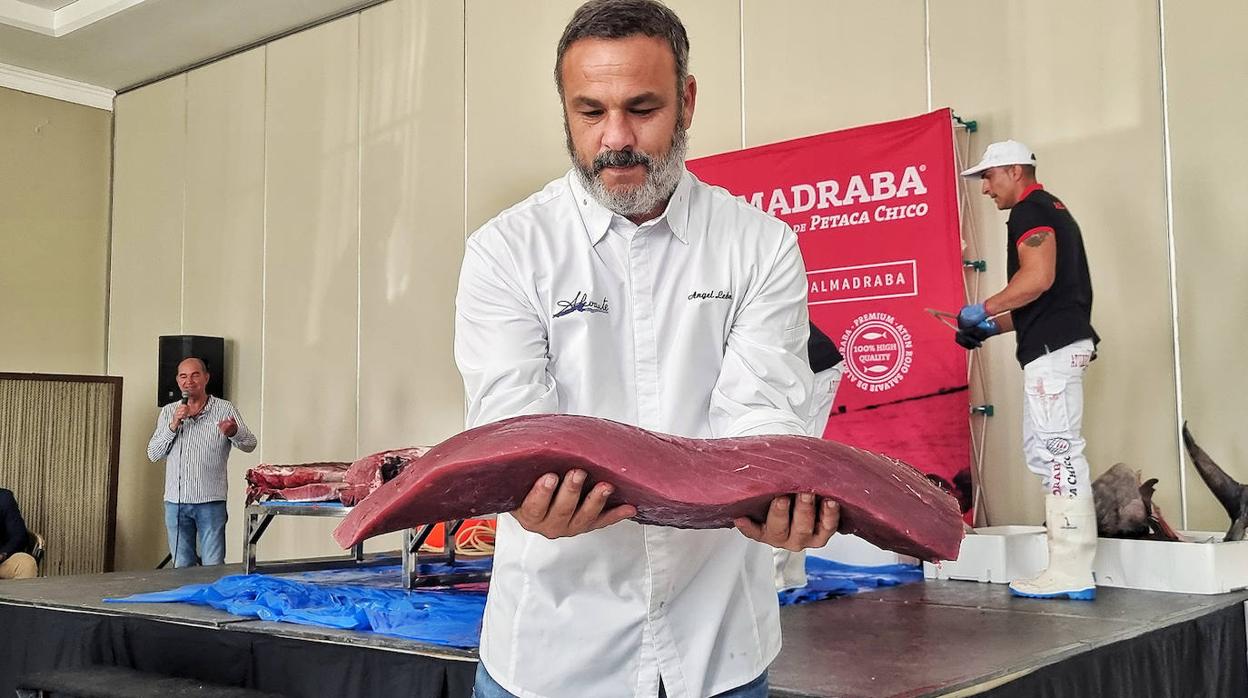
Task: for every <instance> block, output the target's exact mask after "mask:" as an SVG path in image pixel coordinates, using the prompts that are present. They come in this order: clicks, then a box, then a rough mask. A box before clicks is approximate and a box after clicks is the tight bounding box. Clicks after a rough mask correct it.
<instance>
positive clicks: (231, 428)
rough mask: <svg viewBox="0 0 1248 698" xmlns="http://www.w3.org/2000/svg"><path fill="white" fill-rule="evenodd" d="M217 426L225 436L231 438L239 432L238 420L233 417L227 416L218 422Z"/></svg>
mask: <svg viewBox="0 0 1248 698" xmlns="http://www.w3.org/2000/svg"><path fill="white" fill-rule="evenodd" d="M217 428H218V429H220V430H221V433H222V434H223V435H224V436H225V438H227V439H230V438H233V437H234V435H235V434H237V433H238V422H236V421H235V420H234V418H233V417H226V418H225V419H223V420H221V421H219V422H217Z"/></svg>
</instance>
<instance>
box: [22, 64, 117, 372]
mask: <svg viewBox="0 0 1248 698" xmlns="http://www.w3.org/2000/svg"><path fill="white" fill-rule="evenodd" d="M111 127H112V114H111V113H110V112H106V111H103V110H100V109H92V108H91V107H84V106H82V105H78V104H71V103H69V102H62V101H60V100H55V99H49V98H47V97H40V96H37V95H32V94H28V93H25V92H18V91H16V90H9V89H5V88H0V153H4V155H3V157H0V211H3V214H2V215H0V249H2V250H4V253H3V254H2V255H0V299H3V301H0V337H4V341H3V342H0V370H4V371H19V372H37V373H101V372H103V370H104V358H105V357H104V353H105V349H104V345H105V330H104V318H105V311H106V308H105V304H106V301H105V298H106V293H107V278H106V277H107V274H108V269H107V267H108V261H107V260H108V196H109V176H110V174H109V167H110V163H109V158H110V156H111V152H112V130H111Z"/></svg>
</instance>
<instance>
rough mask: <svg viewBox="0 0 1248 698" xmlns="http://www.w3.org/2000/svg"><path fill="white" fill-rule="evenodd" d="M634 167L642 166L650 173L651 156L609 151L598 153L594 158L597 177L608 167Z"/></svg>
mask: <svg viewBox="0 0 1248 698" xmlns="http://www.w3.org/2000/svg"><path fill="white" fill-rule="evenodd" d="M634 165H641V166H642V167H645V168H646V171H647V172H649V171H650V156H649V155H646V154H645V153H642V152H640V151H636V150H608V151H605V152H602V153H598V156H597V157H595V158H594V162H593V172H594V176H595V177H596V176H598V174H600V173H601V172H602V171H603V170H604V169H606V168H608V167H633V166H634Z"/></svg>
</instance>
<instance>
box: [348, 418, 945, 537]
mask: <svg viewBox="0 0 1248 698" xmlns="http://www.w3.org/2000/svg"><path fill="white" fill-rule="evenodd" d="M573 468H581V469H583V470H585V471H587V472H588V473H589V481H588V482H587V483H586V491H588V487H589V486H590V485H592V483H593V482H597V481H606V482H609V483H611V484H612V485H614V486H615V492H614V493H613V494H612V496H611V499H610V500H609V501H608V504H607V506H608V507H610V506H615V505H618V504H631V505H633V506H635V507H636V508H637V515H636V516H635V517H634V520H636V521H638V522H640V523H644V524H657V525H663V526H675V527H679V528H727V527H731V526H732V525H733V519H735V518H737V517H740V516H748V517H750V518H752V519H755V520H757V521H762V520H763V519H764V518H765V514H766V511H767V507H768V505H769V504H770V502H771V500H772V499H773V498H775V497H776V496H779V495H785V494H792V493H797V492H811V493H814V494H816V495H818V496H820V497H829V498H831V499H834V500H836V501H837V502H840V504H841V527H840V531H841V532H842V533H856V534H857V535H859V536H861V537H863V538H865V539H866V540H868V541H870V542H872V543H874V544H875V545H877V546H880V547H882V548H885V549H888V550H893V551H895V552H898V553H902V554H905V555H912V556H915V557H918V558H922V559H925V560H932V561H936V560H952V559H955V558H956V557H957V555H958V548H959V547H960V545H961V541H962V517H961V513H960V512H959V511H958V503H957V501H956V500H954V498H953V497H951V496H949V495H948V494H946V493H945V492H943V491H941V490H940V488H938V487H936V486H935V485H933V484H932V483H931V482H929V481H928V480H927V478H925V477H924V476H923V474H922V473H920V472H919V471H917V470H915V469H914V468H912V467H910V466H909V465H906V464H905V463H902V462H900V461H897V460H893V459H891V458H887V457H885V456H881V455H877V454H874V453H869V452H867V451H862V450H859V449H856V448H853V447H851V446H846V445H844V444H840V443H836V442H834V441H825V440H823V439H815V438H811V437H806V436H750V437H741V438H733V439H686V438H681V437H676V436H668V435H664V434H657V433H654V432H649V431H646V430H644V429H639V428H637V427H632V426H628V425H624V424H620V423H618V422H612V421H609V420H605V419H597V418H593V417H577V416H571V415H536V416H529V417H515V418H512V419H507V420H503V421H500V422H494V423H492V424H487V425H485V426H481V427H477V428H476V429H471V430H469V431H466V432H463V433H462V434H459V435H457V436H454V437H451V438H450V439H447V440H446V441H443V442H442V443H441V444H438V445H437V446H435V447H434V448H433V449H432V450H430V451H429V452H428V453H427V454H425V455H424V456H423V457H421V458H419V459H417V460H416V461H415V462H414V463H413V464H412V466H411V467H409V468H407V469H406V470H404V471H403V472H402V473H401V474H400V475H399V476H398V477H396V478H395V479H394V480H391V481H390V482H388V483H386V484H385V485H383V486H382V487H381V488H380V489H378V490H377V491H376V492H374V493H373V494H372V495H371V496H370V497H368V498H367V499H365V500H364V501H363V502H361V503H360V504H359V505H358V506H356V507H355V509H354V510H352V512H351V513H350V514H349V515H348V516H347V518H346V519H344V520H343V521H342V523H341V524H339V526H338V528H337V529H335V531H334V538H335V540H337V541H338V543H339V544H340V545H342V546H343V547H344V548H345V547H349V546H351V545H353V544H355V543H357V542H359V541H361V540H363V539H365V538H369V537H371V536H375V535H380V534H382V533H387V532H389V531H396V530H400V529H404V528H409V527H412V526H416V525H418V524H425V523H433V522H437V521H445V520H450V519H460V518H467V517H472V516H480V515H483V514H492V513H499V512H506V511H512V510H514V509H515V508H516V507H517V506H519V504H520V502H521V501H522V500H523V499H524V497H525V495H526V494H527V493H528V492H529V490H530V489H531V488H532V487H533V484H534V483H535V482H536V481H537V479H538V478H539V477H541V475H543V474H544V473H548V472H554V473H558V474H559V475H563V474H564V473H566V472H567V471H568V470H571V469H573Z"/></svg>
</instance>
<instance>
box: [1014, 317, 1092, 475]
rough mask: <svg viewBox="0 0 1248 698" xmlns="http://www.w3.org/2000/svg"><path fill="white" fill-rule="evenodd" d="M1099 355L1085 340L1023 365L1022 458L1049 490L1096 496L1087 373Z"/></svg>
mask: <svg viewBox="0 0 1248 698" xmlns="http://www.w3.org/2000/svg"><path fill="white" fill-rule="evenodd" d="M1094 354H1095V348H1094V347H1093V344H1092V340H1090V339H1081V340H1079V341H1077V342H1074V343H1072V344H1068V345H1066V346H1064V347H1062V348H1061V349H1058V350H1056V351H1052V352H1049V353H1048V354H1045V355H1044V356H1041V357H1040V358H1038V359H1035V360H1034V361H1032V362H1030V363H1028V364H1027V365H1026V366H1024V367H1023V382H1024V393H1025V395H1024V399H1023V454H1024V457H1025V458H1026V460H1027V468H1028V470H1030V471H1031V472H1033V473H1035V474H1037V475H1039V476H1040V477H1041V478H1042V479H1043V480H1044V488H1045V491H1046V492H1048V493H1049V494H1052V495H1058V496H1065V497H1091V496H1092V479H1091V478H1090V477H1089V474H1088V471H1089V468H1088V459H1087V458H1085V457H1084V455H1083V449H1084V446H1085V441H1084V440H1083V435H1082V433H1081V431H1082V427H1083V374H1084V372H1085V371H1087V370H1088V363H1089V362H1090V361H1091V360H1092V357H1093V355H1094Z"/></svg>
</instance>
